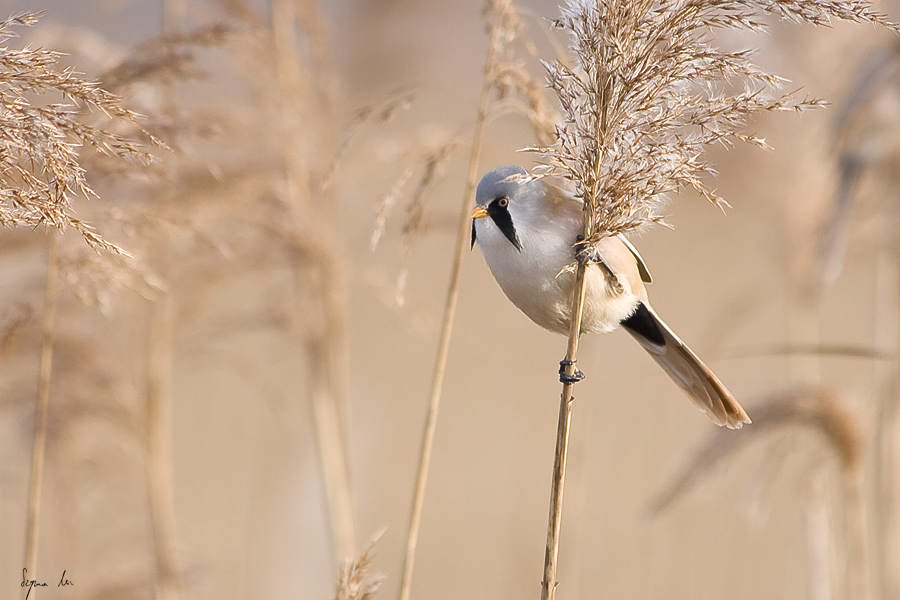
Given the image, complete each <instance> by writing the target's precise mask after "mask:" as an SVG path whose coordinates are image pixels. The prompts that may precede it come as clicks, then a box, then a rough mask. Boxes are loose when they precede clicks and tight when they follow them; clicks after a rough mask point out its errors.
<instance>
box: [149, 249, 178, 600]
mask: <svg viewBox="0 0 900 600" xmlns="http://www.w3.org/2000/svg"><path fill="white" fill-rule="evenodd" d="M164 252H165V250H164ZM148 328H149V331H148V347H147V382H146V386H147V388H146V390H147V391H146V394H147V396H146V414H145V432H146V439H145V440H144V452H145V456H144V468H145V469H146V474H147V488H148V489H147V495H148V501H149V504H150V523H151V528H152V531H153V557H154V561H155V564H156V598H157V599H158V600H177V599H178V598H180V597H181V582H180V572H179V567H178V560H177V558H176V556H177V553H176V543H175V539H176V536H175V530H176V526H175V505H174V501H173V497H174V493H173V488H172V410H173V406H172V394H171V389H172V345H173V338H174V330H175V315H174V306H173V302H172V294H171V292H170V291H169V290H164V291H161V292H160V293H159V296H158V297H157V298H155V299H154V300H153V301H151V302H150V317H149V322H148Z"/></svg>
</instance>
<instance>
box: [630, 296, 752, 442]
mask: <svg viewBox="0 0 900 600" xmlns="http://www.w3.org/2000/svg"><path fill="white" fill-rule="evenodd" d="M622 326H623V327H624V328H625V330H626V331H628V333H630V334H631V335H632V336H633V337H634V339H636V340H637V341H638V343H639V344H640V345H641V346H643V348H644V350H646V351H647V352H649V353H650V356H652V357H653V360H655V361H656V362H657V363H658V364H659V366H661V367H662V368H663V370H664V371H665V372H666V373H668V374H669V377H671V378H672V381H674V382H675V383H676V384H677V385H678V387H680V388H681V389H682V390H683V391H684V393H685V394H687V395H688V397H689V398H690V399H691V400H692V401H693V402H694V404H696V405H697V406H699V407H700V410H702V411H703V412H705V413H706V414H707V415H709V417H710V418H711V419H712V420H713V421H715V422H716V424H718V425H725V426H726V427H728V428H730V429H740V428H741V427H742V426H743V425H744V423H750V417H748V416H747V413H746V412H745V411H744V409H743V408H742V407H741V405H740V404H738V402H737V400H735V399H734V396H732V395H731V393H730V392H729V391H728V390H727V389H725V386H724V385H722V382H721V381H719V378H718V377H716V376H715V374H714V373H713V372H712V371H710V370H709V367H707V366H706V365H704V364H703V362H702V361H701V360H700V359H699V358H697V355H696V354H694V353H693V352H692V351H691V349H690V348H688V347H687V346H686V345H685V344H684V342H682V341H681V340H680V339H678V336H677V335H675V333H674V332H673V331H672V330H671V329H669V326H668V325H666V324H665V323H664V322H663V320H662V319H660V318H659V316H657V314H656V313H655V312H653V309H652V308H650V307H649V306H647V305H646V304H644V303H640V304H638V307H637V310H636V311H635V312H634V314H633V315H631V316H630V317H629V318H627V319H625V320H624V321H622Z"/></svg>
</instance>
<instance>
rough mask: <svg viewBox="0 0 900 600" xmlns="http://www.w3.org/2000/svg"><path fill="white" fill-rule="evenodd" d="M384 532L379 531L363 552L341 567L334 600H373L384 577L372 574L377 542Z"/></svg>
mask: <svg viewBox="0 0 900 600" xmlns="http://www.w3.org/2000/svg"><path fill="white" fill-rule="evenodd" d="M381 535H382V533H377V534H375V536H373V537H372V539H371V540H370V541H369V543H368V545H367V546H366V548H365V550H363V552H362V554H360V555H359V556H358V557H356V558H354V559H353V560H348V561H346V562H345V563H344V565H343V566H342V567H341V573H340V576H339V577H338V584H337V589H336V590H335V593H334V600H372V598H374V597H375V593H376V592H377V591H378V588H380V587H381V584H382V583H383V582H384V577H383V576H381V575H373V574H371V570H372V561H373V560H374V559H375V552H374V551H375V544H376V543H377V542H378V540H379V538H381Z"/></svg>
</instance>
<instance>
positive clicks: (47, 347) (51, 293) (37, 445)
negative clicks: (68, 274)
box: [23, 232, 59, 590]
mask: <svg viewBox="0 0 900 600" xmlns="http://www.w3.org/2000/svg"><path fill="white" fill-rule="evenodd" d="M58 258H59V235H58V234H57V233H55V232H51V233H50V235H49V239H48V243H47V281H46V286H45V288H44V320H43V323H42V325H41V368H40V375H39V376H38V386H37V406H36V407H35V412H34V446H33V448H32V454H31V478H30V483H29V487H28V513H27V515H26V518H25V560H24V565H25V568H26V569H28V573H27V576H25V575H23V579H25V578H29V579H37V551H38V533H39V527H38V522H39V517H40V509H41V492H42V490H43V480H44V455H45V453H46V449H47V414H48V412H49V408H50V375H51V373H52V370H53V332H54V321H55V317H56V295H57V288H58V280H59V260H58ZM25 589H26V590H30V588H25Z"/></svg>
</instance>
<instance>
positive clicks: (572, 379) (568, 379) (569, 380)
mask: <svg viewBox="0 0 900 600" xmlns="http://www.w3.org/2000/svg"><path fill="white" fill-rule="evenodd" d="M570 365H571V366H575V361H574V360H569V359H568V358H564V359H562V360H561V361H559V382H560V383H566V384H569V385H572V384H575V383H578V382H579V381H581V380H582V379H584V373H582V372H581V371H579V370H578V369H575V372H574V373H572V374H571V375H569V374H568V373H566V367H568V366H570Z"/></svg>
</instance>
